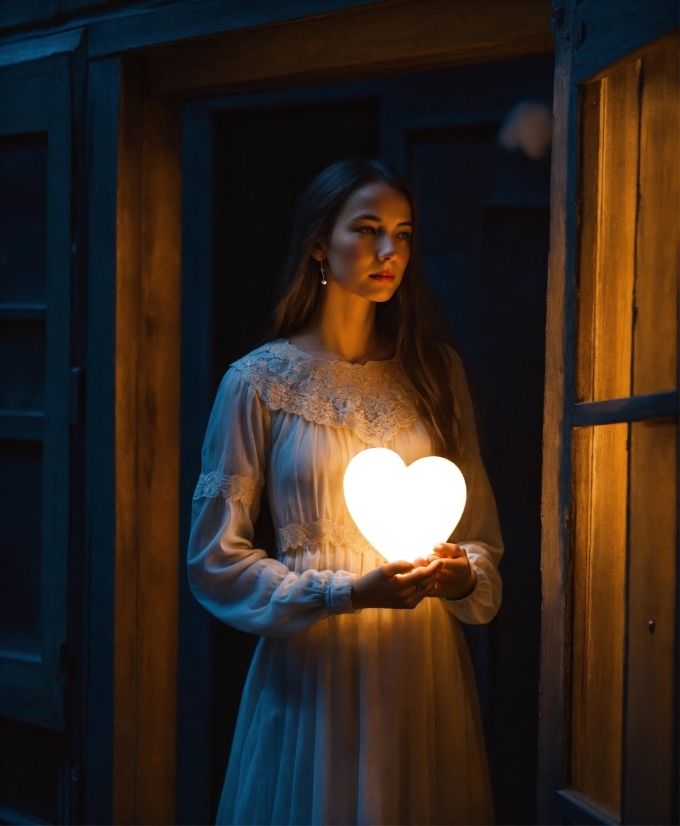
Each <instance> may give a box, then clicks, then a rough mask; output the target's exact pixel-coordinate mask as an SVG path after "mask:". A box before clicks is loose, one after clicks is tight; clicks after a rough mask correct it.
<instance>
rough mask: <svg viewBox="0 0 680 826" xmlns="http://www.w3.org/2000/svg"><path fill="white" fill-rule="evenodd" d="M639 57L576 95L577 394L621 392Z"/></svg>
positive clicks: (630, 277)
mask: <svg viewBox="0 0 680 826" xmlns="http://www.w3.org/2000/svg"><path fill="white" fill-rule="evenodd" d="M640 69H641V61H640V60H634V61H632V62H627V63H625V64H624V65H622V66H620V67H618V68H616V69H614V70H613V71H612V72H610V73H609V74H608V75H607V76H606V77H604V78H602V80H599V81H597V82H596V83H595V84H593V86H594V87H595V88H590V87H586V88H585V90H584V92H583V94H582V104H581V112H582V127H581V129H582V131H581V153H580V154H581V169H580V199H581V202H582V211H583V214H582V222H581V239H580V248H581V256H580V262H579V263H580V266H579V273H578V288H579V300H578V318H579V325H578V369H577V379H576V387H577V399H578V400H579V401H600V400H602V399H620V398H622V397H623V396H629V395H630V394H631V393H630V381H631V371H630V364H631V356H632V337H633V290H634V284H635V235H636V223H637V168H638V140H639V100H638V86H639V78H640Z"/></svg>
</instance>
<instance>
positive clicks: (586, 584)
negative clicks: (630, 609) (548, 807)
mask: <svg viewBox="0 0 680 826" xmlns="http://www.w3.org/2000/svg"><path fill="white" fill-rule="evenodd" d="M573 453H574V457H573V478H574V502H575V506H574V510H575V513H574V550H573V558H572V565H573V596H572V599H573V616H574V620H573V622H574V625H573V666H572V668H573V671H572V687H571V783H570V785H571V786H572V787H573V788H574V789H576V790H578V791H580V792H583V793H584V794H587V795H588V796H589V797H591V798H592V799H593V800H595V801H596V802H597V803H600V804H602V805H603V806H606V807H607V808H609V809H611V810H612V811H614V812H616V813H617V814H618V813H620V811H621V738H622V724H623V715H622V700H623V656H624V626H625V579H626V570H625V567H626V566H625V546H626V498H627V493H628V485H627V476H628V425H626V424H612V425H603V426H600V427H588V428H580V429H579V430H576V431H575V432H574V441H573Z"/></svg>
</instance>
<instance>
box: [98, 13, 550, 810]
mask: <svg viewBox="0 0 680 826" xmlns="http://www.w3.org/2000/svg"><path fill="white" fill-rule="evenodd" d="M195 5H198V4H195ZM288 5H289V4H287V3H286V4H283V3H282V4H279V8H280V16H281V22H279V23H278V24H277V25H267V26H258V25H257V24H258V22H259V20H258V14H257V9H253V13H252V18H250V19H247V16H246V18H245V19H243V20H242V25H241V26H240V27H239V29H237V30H230V31H223V32H222V33H218V34H212V35H211V36H210V37H203V38H200V39H195V40H188V41H183V42H173V43H169V44H166V45H163V46H154V47H153V48H148V49H146V50H144V49H142V50H137V51H128V52H124V53H123V54H102V39H101V37H100V38H99V39H97V38H94V37H93V38H92V41H91V46H92V52H91V58H95V56H96V59H93V60H91V67H90V82H89V93H88V94H89V98H88V109H89V112H90V124H91V126H90V129H91V157H92V170H91V187H90V192H91V205H90V218H89V220H90V262H89V267H90V278H91V287H90V290H91V299H90V306H91V312H90V330H91V335H92V339H91V347H92V346H93V347H94V349H95V352H94V354H93V355H94V358H95V359H100V360H103V363H104V364H109V363H111V362H110V360H111V359H112V360H113V365H114V370H113V379H114V383H113V390H112V389H111V388H110V387H109V386H108V385H107V384H106V376H111V370H110V369H108V370H107V371H106V372H105V374H104V375H103V376H102V378H101V379H100V380H94V381H93V382H90V383H89V386H88V398H89V402H90V404H91V405H92V406H94V407H95V408H97V409H98V410H99V411H100V413H102V415H103V416H104V418H103V419H100V420H99V423H98V424H97V429H98V430H99V431H100V432H101V431H102V430H103V431H105V434H103V435H104V437H105V438H106V439H108V440H110V444H111V445H112V452H113V461H114V466H115V484H114V485H113V486H111V485H108V487H107V488H106V490H105V491H103V492H102V496H101V497H100V499H99V501H98V502H97V506H98V507H97V509H96V511H95V513H94V514H93V519H94V522H95V525H94V526H93V530H94V533H95V535H96V536H98V537H100V539H101V540H102V541H104V543H105V545H110V539H109V540H106V539H105V536H106V535H107V534H108V532H109V531H110V532H111V534H112V535H114V536H115V547H114V548H113V549H112V554H113V570H114V571H115V595H114V596H113V599H112V604H110V606H109V607H110V611H111V615H112V617H113V627H114V634H113V651H112V669H113V673H112V674H111V669H110V668H109V669H107V670H106V673H109V674H110V675H111V683H112V686H113V689H112V693H111V696H110V702H111V706H112V714H111V716H110V717H109V718H108V726H107V731H108V734H107V735H106V737H107V739H108V738H110V742H111V743H112V758H111V759H112V785H111V786H109V785H108V784H107V783H106V782H105V780H104V778H102V782H101V783H99V784H98V789H97V791H96V792H94V794H99V795H100V796H99V799H98V800H95V799H94V796H93V794H90V792H89V791H88V797H90V798H91V805H90V806H88V807H86V812H89V811H92V812H93V813H94V812H95V811H97V812H103V811H104V808H106V806H105V804H103V802H102V801H103V800H109V801H110V807H111V808H110V811H111V813H112V818H113V820H114V821H115V822H120V823H135V822H172V821H174V815H175V795H176V789H175V785H176V784H175V772H176V726H177V721H176V707H177V673H176V672H177V667H176V665H177V636H178V635H177V630H178V610H179V609H178V585H179V583H178V577H179V576H182V575H183V574H182V573H181V572H182V571H183V569H184V561H183V559H184V554H183V551H182V549H180V547H179V521H180V505H179V502H180V498H179V483H180V472H179V457H180V412H181V404H180V372H181V368H180V364H181V347H180V339H181V303H182V302H181V296H182V287H181V281H182V261H181V249H180V242H179V239H180V230H181V201H182V187H181V176H182V157H181V152H182V146H181V144H182V141H181V118H182V104H183V103H184V102H186V101H190V100H193V99H196V98H200V97H215V96H217V95H219V94H225V93H233V92H235V91H245V90H248V91H250V90H265V89H276V88H281V87H290V86H295V85H307V84H317V83H318V84H320V83H326V82H332V81H338V80H354V79H357V78H359V77H361V78H363V79H369V78H371V77H376V76H380V75H389V74H397V73H400V72H404V71H416V70H418V69H426V68H436V67H447V66H452V65H460V64H464V63H472V62H489V61H496V60H502V59H505V58H508V57H513V56H519V55H523V54H532V53H539V52H548V51H552V46H553V43H552V38H551V34H550V16H549V14H550V8H549V5H548V3H547V2H545V0H521V2H520V3H514V4H512V7H510V6H509V5H508V4H507V3H505V2H504V0H464V2H457V3H455V4H454V3H450V2H449V0H406V2H405V1H404V0H399V1H398V2H394V0H388V2H375V3H369V4H363V5H362V6H361V7H359V8H357V7H356V6H355V5H354V4H352V5H350V4H347V7H346V8H341V9H337V8H336V9H335V10H333V11H332V12H330V13H326V14H318V15H317V16H315V17H306V18H300V19H296V20H285V18H286V16H287V15H290V10H289V9H288V8H287V6H288ZM329 5H337V4H329ZM518 6H520V8H518ZM225 28H226V25H225ZM376 31H380V33H381V36H380V38H379V43H377V44H376V38H375V36H374V34H375V32H376ZM166 37H167V39H168V40H173V39H174V40H179V38H181V37H186V29H184V30H181V29H179V28H178V30H177V31H169V32H166ZM109 48H110V49H111V51H112V52H115V51H116V49H117V48H119V44H116V41H115V38H113V39H112V40H111V41H110V46H109ZM104 51H105V50H104ZM102 295H106V296H107V298H106V301H104V302H102V301H101V296H102ZM90 372H93V371H92V370H91V371H90ZM182 392H184V390H182ZM105 399H110V400H111V402H112V410H113V411H114V414H113V416H112V414H111V412H108V413H105V412H104V410H103V408H104V407H105V403H104V400H105ZM90 421H91V419H90ZM105 564H106V565H109V566H110V564H111V563H110V562H107V563H105ZM109 600H110V601H111V597H110V595H109ZM105 683H106V681H105V680H104V681H101V680H100V684H99V685H98V687H97V689H98V691H100V692H106V684H105ZM100 737H101V735H100ZM91 743H92V745H94V742H93V741H91ZM100 777H101V773H100ZM102 793H103V796H102ZM103 806H104V808H102V807H103Z"/></svg>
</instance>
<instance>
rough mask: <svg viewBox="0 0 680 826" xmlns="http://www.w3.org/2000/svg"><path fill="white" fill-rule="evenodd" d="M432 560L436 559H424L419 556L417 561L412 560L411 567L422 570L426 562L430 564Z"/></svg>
mask: <svg viewBox="0 0 680 826" xmlns="http://www.w3.org/2000/svg"><path fill="white" fill-rule="evenodd" d="M432 559H436V557H435V556H432V557H429V556H428V558H427V559H424V558H423V557H422V556H419V557H418V559H414V560H413V567H414V568H424V567H425V566H426V565H427V563H428V562H431V561H432Z"/></svg>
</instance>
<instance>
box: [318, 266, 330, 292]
mask: <svg viewBox="0 0 680 826" xmlns="http://www.w3.org/2000/svg"><path fill="white" fill-rule="evenodd" d="M319 266H320V267H321V283H322V284H323V285H324V287H325V286H326V284H328V281H326V273H325V272H324V269H323V261H320V262H319Z"/></svg>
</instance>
